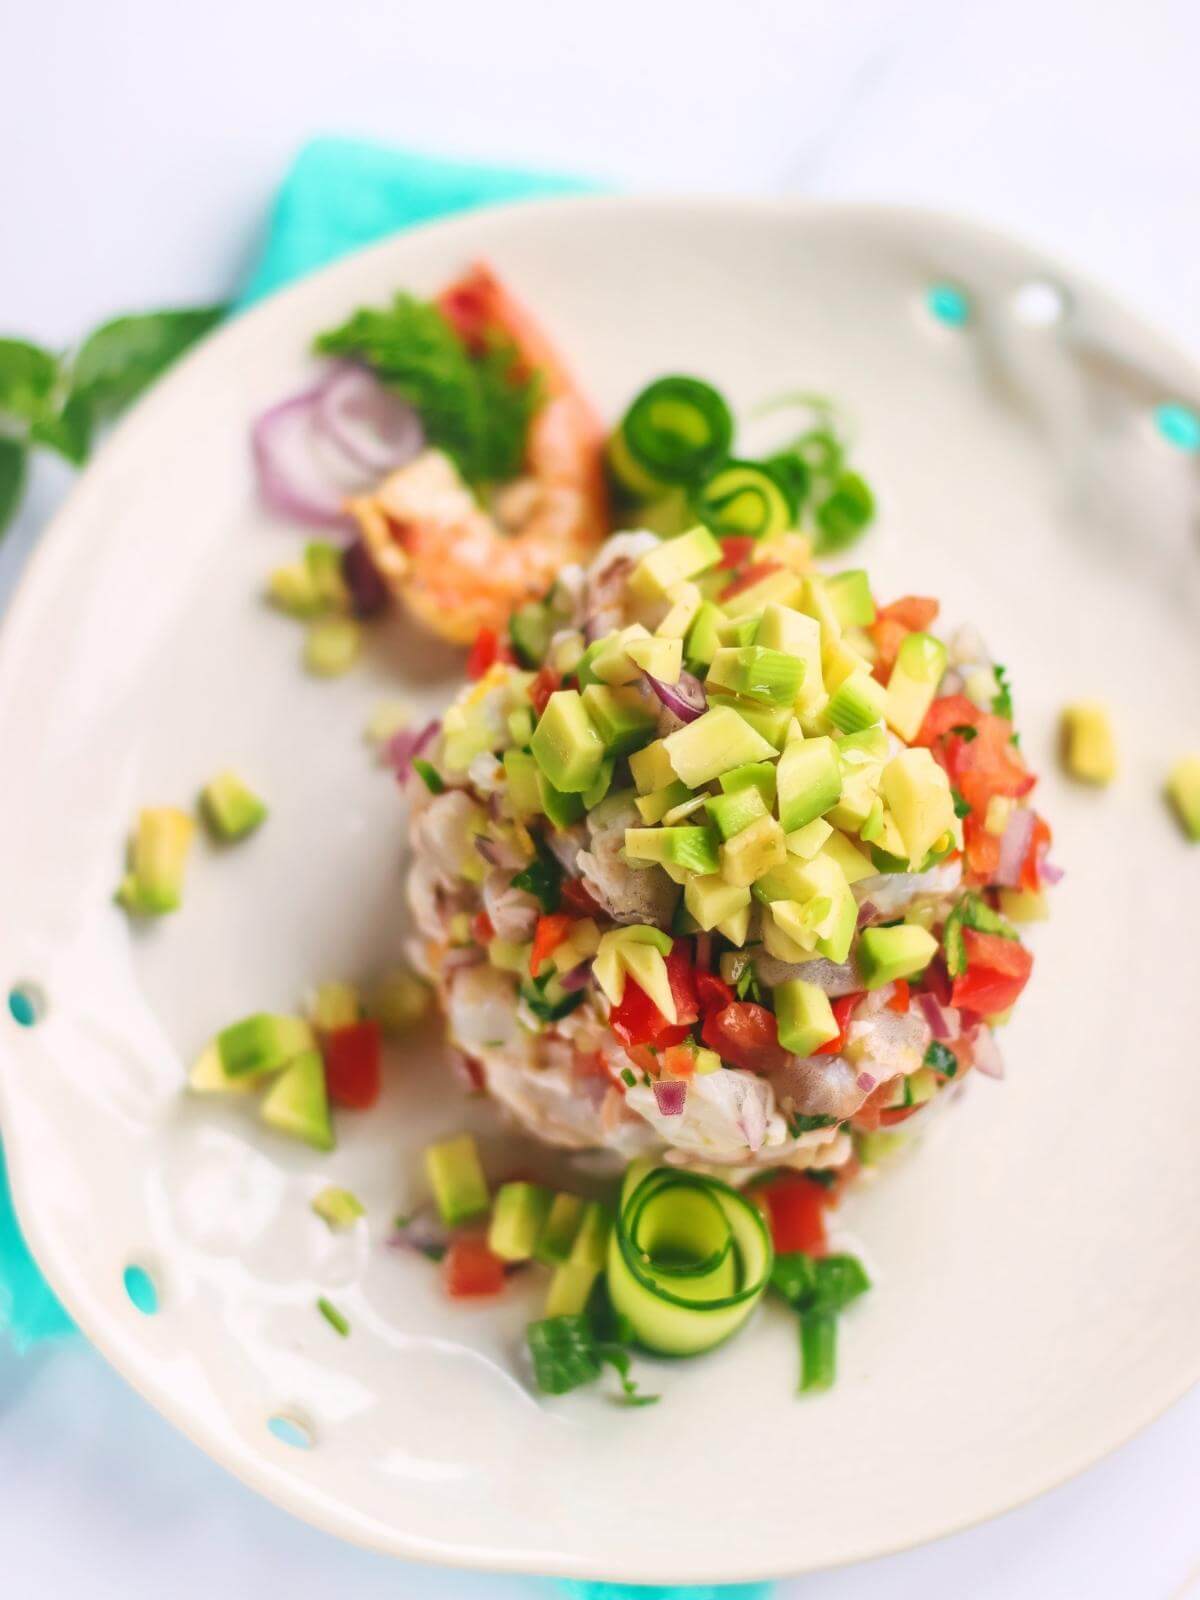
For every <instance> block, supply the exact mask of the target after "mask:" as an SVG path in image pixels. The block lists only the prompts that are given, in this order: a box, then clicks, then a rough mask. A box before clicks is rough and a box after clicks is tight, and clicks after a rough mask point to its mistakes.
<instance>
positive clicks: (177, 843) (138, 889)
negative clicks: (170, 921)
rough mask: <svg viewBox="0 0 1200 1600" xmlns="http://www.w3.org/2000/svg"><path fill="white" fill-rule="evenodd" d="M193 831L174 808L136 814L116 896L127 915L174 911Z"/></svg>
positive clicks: (187, 819) (190, 823)
mask: <svg viewBox="0 0 1200 1600" xmlns="http://www.w3.org/2000/svg"><path fill="white" fill-rule="evenodd" d="M195 831H196V827H195V823H193V821H192V819H191V817H189V816H188V815H187V813H186V812H185V811H179V810H177V809H176V808H175V807H174V806H152V807H148V808H147V809H146V810H144V811H140V812H139V813H138V820H137V828H136V830H135V832H134V835H133V841H132V843H131V845H130V848H129V872H128V874H127V875H126V877H125V880H124V881H123V883H122V884H121V887H120V889H119V890H118V892H117V898H118V900H119V901H120V903H121V904H122V905H123V906H124V907H125V909H126V910H127V911H132V912H135V913H136V914H138V915H140V916H161V915H162V914H163V913H164V912H167V911H175V910H177V909H178V907H179V905H180V902H181V901H182V899H183V873H184V866H185V864H186V861H187V853H188V850H189V849H190V847H191V843H192V836H193V834H194V833H195Z"/></svg>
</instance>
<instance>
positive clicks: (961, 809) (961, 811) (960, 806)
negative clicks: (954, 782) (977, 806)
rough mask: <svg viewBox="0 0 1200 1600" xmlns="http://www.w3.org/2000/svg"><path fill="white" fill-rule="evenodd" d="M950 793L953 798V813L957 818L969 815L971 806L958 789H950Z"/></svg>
mask: <svg viewBox="0 0 1200 1600" xmlns="http://www.w3.org/2000/svg"><path fill="white" fill-rule="evenodd" d="M950 794H951V796H952V798H953V800H954V815H955V816H956V817H959V818H962V817H969V816H970V815H971V808H970V806H969V805H968V804H967V802H966V801H965V800H964V799H963V797H962V795H961V794H960V793H959V791H958V790H957V789H951V791H950Z"/></svg>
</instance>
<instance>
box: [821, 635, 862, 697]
mask: <svg viewBox="0 0 1200 1600" xmlns="http://www.w3.org/2000/svg"><path fill="white" fill-rule="evenodd" d="M821 670H822V672H823V673H824V675H825V687H826V688H827V689H828V690H829V692H830V693H831V694H832V693H833V691H834V690H835V689H836V688H837V687H838V686H839V685H840V684H843V683H845V681H846V679H847V678H848V677H850V676H851V674H852V673H855V672H869V671H870V670H871V665H870V662H868V661H866V660H865V659H864V658H863V657H862V656H860V655H859V653H858V651H857V650H855V649H853V648H852V647H851V646H850V645H849V644H848V643H847V642H846V640H845V639H835V640H833V641H832V643H830V644H826V645H822V647H821Z"/></svg>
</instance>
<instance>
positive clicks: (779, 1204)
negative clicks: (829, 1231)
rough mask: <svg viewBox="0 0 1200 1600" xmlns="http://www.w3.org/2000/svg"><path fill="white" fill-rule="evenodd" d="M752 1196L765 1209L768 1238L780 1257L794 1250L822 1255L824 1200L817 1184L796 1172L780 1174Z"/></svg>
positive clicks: (823, 1194) (811, 1254) (812, 1254)
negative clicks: (772, 1242) (768, 1230)
mask: <svg viewBox="0 0 1200 1600" xmlns="http://www.w3.org/2000/svg"><path fill="white" fill-rule="evenodd" d="M752 1194H753V1197H754V1199H756V1200H757V1201H759V1202H760V1203H761V1204H763V1205H764V1206H765V1208H766V1212H767V1220H768V1222H769V1223H770V1225H771V1238H772V1240H773V1241H774V1244H775V1249H776V1250H777V1251H778V1252H779V1254H780V1255H787V1254H789V1253H790V1252H792V1251H795V1250H803V1251H804V1253H805V1254H806V1255H810V1256H823V1255H824V1254H825V1251H826V1248H827V1242H826V1238H825V1206H826V1204H827V1197H826V1194H825V1190H824V1189H822V1188H821V1186H820V1184H819V1183H813V1181H812V1179H811V1178H804V1177H801V1175H800V1174H799V1173H798V1172H797V1173H791V1172H789V1173H781V1174H780V1176H779V1177H778V1178H773V1179H772V1180H771V1182H770V1183H764V1184H763V1185H762V1187H761V1188H758V1189H754V1190H753V1191H752Z"/></svg>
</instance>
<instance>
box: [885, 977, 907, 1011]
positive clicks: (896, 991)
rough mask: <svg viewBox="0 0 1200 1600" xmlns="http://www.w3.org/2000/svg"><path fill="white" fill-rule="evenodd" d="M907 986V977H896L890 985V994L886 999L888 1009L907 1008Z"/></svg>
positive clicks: (905, 1009) (898, 1009)
mask: <svg viewBox="0 0 1200 1600" xmlns="http://www.w3.org/2000/svg"><path fill="white" fill-rule="evenodd" d="M909 998H910V995H909V987H908V979H907V978H897V979H896V981H895V983H894V984H893V986H892V995H891V998H890V999H889V1000H888V1003H887V1005H888V1010H889V1011H900V1012H904V1011H907V1010H908V1002H909Z"/></svg>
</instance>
